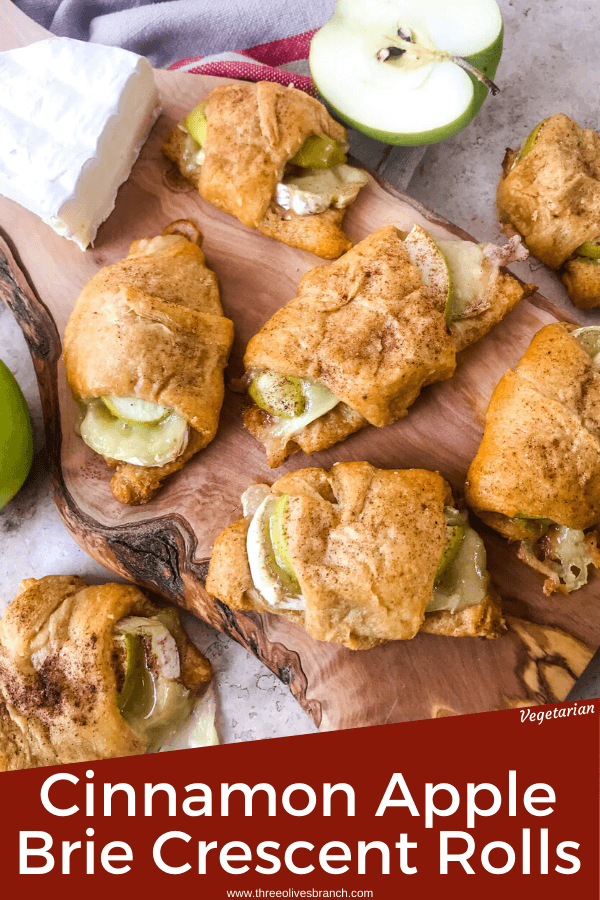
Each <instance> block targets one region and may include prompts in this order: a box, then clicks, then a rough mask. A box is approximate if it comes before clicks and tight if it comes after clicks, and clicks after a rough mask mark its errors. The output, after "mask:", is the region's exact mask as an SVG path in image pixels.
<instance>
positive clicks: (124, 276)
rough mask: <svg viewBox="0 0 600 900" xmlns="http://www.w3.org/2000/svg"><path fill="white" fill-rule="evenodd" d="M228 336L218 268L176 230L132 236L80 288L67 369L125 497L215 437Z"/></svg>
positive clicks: (156, 482) (89, 432)
mask: <svg viewBox="0 0 600 900" xmlns="http://www.w3.org/2000/svg"><path fill="white" fill-rule="evenodd" d="M186 224H187V228H186ZM175 227H176V228H179V229H181V231H183V232H185V233H189V234H190V237H193V236H194V228H193V227H192V226H191V223H185V222H184V223H175ZM166 231H167V229H166ZM195 233H196V235H198V237H199V232H198V231H197V229H195ZM232 341H233V323H232V322H231V321H230V320H229V319H226V318H225V317H224V315H223V309H222V307H221V303H220V300H219V289H218V285H217V278H216V276H215V274H214V272H212V271H211V270H210V269H208V268H207V266H206V264H205V260H204V254H203V253H202V250H201V249H200V247H199V246H198V244H197V243H195V242H193V240H187V239H186V237H184V236H183V234H181V233H169V234H167V233H165V234H163V235H161V236H159V237H155V238H150V239H147V240H139V241H135V242H134V243H133V244H132V245H131V250H130V252H129V255H128V256H127V257H126V258H125V259H124V260H122V261H121V262H118V263H115V264H114V265H112V266H107V267H106V268H104V269H101V270H100V271H99V272H98V273H97V274H96V275H95V276H94V277H93V278H92V280H91V281H90V282H89V284H88V285H87V286H86V287H85V288H84V290H83V291H82V293H81V294H80V296H79V298H78V300H77V302H76V304H75V308H74V310H73V312H72V314H71V317H70V319H69V322H68V323H67V328H66V330H65V337H64V361H65V367H66V371H67V379H68V382H69V386H70V388H71V391H72V393H73V396H74V397H75V399H76V400H78V401H80V403H81V404H82V407H83V412H84V413H85V416H84V418H83V421H82V423H81V426H80V428H81V436H82V437H83V439H84V440H85V441H86V443H87V444H89V446H91V447H92V449H94V450H96V452H98V453H100V454H101V455H102V456H104V458H105V459H106V461H107V463H108V464H109V465H110V466H112V467H113V468H116V470H117V471H116V474H115V475H114V476H113V478H112V481H111V490H112V492H113V494H114V496H115V497H116V498H117V500H119V501H120V502H121V503H130V504H138V503H146V502H147V501H148V500H150V499H151V498H152V496H153V495H154V494H155V492H156V491H157V490H158V488H159V487H160V485H161V483H162V482H163V481H164V479H165V478H166V477H167V475H170V474H171V473H172V472H175V471H177V470H178V469H181V467H182V466H183V465H185V463H186V462H187V461H188V460H189V459H190V458H191V457H192V456H193V455H194V454H195V453H197V452H198V450H201V449H202V448H203V447H206V445H207V444H209V443H210V441H212V439H213V438H214V436H215V434H216V431H217V425H218V422H219V413H220V410H221V404H222V402H223V393H224V388H223V370H224V368H225V366H226V365H227V360H228V357H229V351H230V349H231V344H232Z"/></svg>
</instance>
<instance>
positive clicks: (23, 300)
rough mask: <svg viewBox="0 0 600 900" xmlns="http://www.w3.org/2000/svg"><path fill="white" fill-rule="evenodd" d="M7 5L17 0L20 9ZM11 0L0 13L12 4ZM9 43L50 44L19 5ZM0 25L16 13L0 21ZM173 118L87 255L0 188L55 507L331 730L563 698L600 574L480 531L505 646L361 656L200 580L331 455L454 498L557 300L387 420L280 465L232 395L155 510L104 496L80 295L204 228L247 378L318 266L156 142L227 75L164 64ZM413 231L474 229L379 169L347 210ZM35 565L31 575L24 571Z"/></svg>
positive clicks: (358, 232)
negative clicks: (229, 206) (268, 330)
mask: <svg viewBox="0 0 600 900" xmlns="http://www.w3.org/2000/svg"><path fill="white" fill-rule="evenodd" d="M13 9H14V8H13ZM7 10H8V7H7V6H6V2H5V0H1V2H0V12H2V13H3V15H4V14H5V13H6V12H7ZM17 13H18V15H17V17H16V19H11V23H12V26H13V29H12V31H11V30H10V29H8V30H7V31H5V36H4V38H3V39H1V41H0V49H5V48H7V47H10V46H18V45H19V44H20V43H23V44H26V43H30V42H31V41H33V40H36V39H39V38H41V37H44V36H45V34H46V33H45V32H44V30H43V29H41V28H39V26H35V25H33V23H31V22H30V20H28V19H27V18H26V17H24V16H23V14H22V13H19V12H18V11H17ZM5 24H6V22H5ZM156 77H157V82H158V85H159V89H160V91H161V95H162V100H163V107H164V113H163V115H161V117H160V118H159V120H158V122H157V124H156V125H155V127H154V129H153V131H152V133H151V135H150V138H149V140H148V141H147V143H146V145H145V146H144V148H143V150H142V153H141V155H140V158H139V160H138V162H137V163H136V165H135V167H134V169H133V171H132V174H131V177H130V178H129V180H128V181H127V183H126V184H124V185H123V187H122V188H121V189H120V191H119V195H118V198H117V204H116V208H115V210H114V212H113V213H112V215H111V216H110V217H109V219H108V220H107V222H106V223H105V224H104V225H102V226H101V228H100V230H99V233H98V238H97V240H96V243H95V246H94V248H93V249H88V250H87V251H86V252H85V253H82V252H81V250H79V248H78V247H77V246H76V245H75V244H74V243H72V242H70V241H67V240H65V239H63V238H61V237H59V236H58V235H56V234H55V233H54V232H53V231H52V230H51V229H50V228H48V227H47V226H46V225H44V224H43V223H42V222H41V221H40V220H39V219H37V218H36V217H35V216H33V215H32V214H30V213H28V212H27V211H26V210H24V209H22V208H21V207H19V206H17V205H16V204H14V203H11V202H10V201H8V200H5V199H4V198H0V229H2V232H1V235H0V295H1V296H2V297H3V298H4V300H5V301H6V302H7V303H8V305H9V306H10V307H11V309H12V311H13V313H14V315H15V316H16V318H17V320H18V322H19V324H20V326H21V328H22V329H23V332H24V333H25V336H26V338H27V341H28V344H29V347H30V351H31V355H32V357H33V361H34V365H35V368H36V372H37V377H38V382H39V387H40V392H41V398H42V406H43V412H44V419H45V425H46V437H47V453H48V459H49V465H50V469H51V474H52V481H53V490H54V496H55V500H56V504H57V507H58V510H59V513H60V515H61V517H62V520H63V522H64V524H65V526H66V527H67V529H68V530H69V532H70V533H71V534H72V536H73V537H74V538H75V540H76V541H77V542H78V543H79V544H80V545H81V547H83V549H84V550H86V551H87V552H88V553H89V554H90V555H91V556H93V557H94V558H95V559H97V560H98V561H99V562H101V563H102V564H104V565H105V566H107V567H108V568H109V569H111V570H112V571H114V572H115V573H117V574H118V575H120V576H124V577H125V578H128V579H131V580H132V581H135V582H136V583H138V584H140V585H142V586H145V587H147V588H150V589H152V590H153V591H156V592H158V593H159V594H161V595H162V596H164V597H166V598H168V599H170V600H172V601H173V602H175V603H177V604H179V605H180V606H181V607H183V608H184V609H187V610H189V611H190V612H192V613H193V614H195V615H196V616H198V617H200V618H202V619H204V620H205V621H207V622H209V623H210V624H211V625H213V626H214V627H215V628H217V629H219V630H220V631H223V632H226V633H227V634H229V635H230V636H231V637H233V638H234V639H235V640H236V641H238V642H239V643H241V644H242V645H243V646H244V647H246V648H247V649H248V650H250V651H251V652H252V653H254V654H255V655H256V656H257V657H258V658H259V659H261V660H262V661H263V662H264V663H265V665H267V666H268V667H269V668H270V669H271V670H272V671H274V672H275V673H276V674H277V675H279V677H280V678H281V679H282V680H283V681H284V682H285V683H286V684H288V685H289V686H290V688H291V690H292V692H293V693H294V695H295V696H296V698H297V699H298V700H299V702H300V703H301V704H302V706H303V707H304V709H305V710H306V711H307V712H308V713H309V714H310V715H311V716H312V718H313V720H314V721H315V722H316V724H317V725H319V726H320V727H321V728H323V729H333V728H344V727H352V726H357V725H376V724H381V723H385V722H398V721H407V720H413V719H420V718H426V717H431V716H443V715H452V714H462V713H470V712H479V711H484V710H492V709H502V708H506V707H508V706H519V705H532V704H536V703H544V702H553V701H555V700H563V699H564V698H565V697H566V695H567V693H568V691H569V690H570V688H571V686H572V685H573V682H574V680H575V678H576V677H577V676H578V675H579V674H580V673H581V672H582V671H583V669H584V668H585V665H586V664H587V662H588V661H589V659H590V657H591V655H592V653H593V652H594V651H595V649H596V648H597V647H598V645H599V644H600V612H599V609H598V595H599V585H600V581H599V580H598V579H597V578H595V577H594V576H592V578H591V581H590V584H589V585H588V586H587V587H585V588H583V589H582V590H579V591H577V592H576V593H575V594H572V595H570V596H568V597H563V596H560V595H555V596H554V597H552V598H547V597H544V595H543V593H542V580H541V578H540V576H538V575H536V574H535V573H534V572H532V571H531V570H530V569H528V568H527V567H526V566H525V565H524V564H523V563H521V562H520V561H519V560H518V559H517V556H516V550H515V548H514V547H508V546H507V545H506V543H505V542H504V541H503V540H502V539H500V538H499V537H498V536H497V535H495V534H494V533H492V532H491V531H490V530H489V529H486V528H485V527H484V526H482V525H481V523H478V522H476V521H475V523H474V524H476V525H478V526H479V527H480V530H481V532H482V534H483V535H484V538H485V542H486V547H487V551H488V562H489V570H490V573H491V576H492V580H493V583H494V586H495V587H496V589H497V591H498V592H499V593H500V595H501V596H502V597H503V599H504V611H505V615H506V617H507V622H508V631H507V632H506V634H505V635H504V636H503V637H501V638H500V639H498V640H496V641H486V640H483V639H478V638H459V639H456V638H446V637H438V636H435V635H423V634H419V635H417V637H416V638H414V639H413V640H412V641H405V642H392V643H388V644H385V645H383V646H380V647H376V648H374V649H372V650H368V651H363V652H353V651H350V650H347V649H346V648H344V647H340V646H338V645H334V644H327V643H322V642H317V641H314V640H312V639H311V638H309V637H308V635H307V634H306V632H305V631H304V630H303V629H302V628H300V627H298V626H295V625H292V624H290V623H289V622H287V621H286V620H285V619H284V618H283V617H279V616H275V615H259V614H257V613H244V612H234V611H231V610H230V609H228V608H227V607H226V606H225V605H224V604H222V603H220V602H219V601H216V600H214V599H212V598H211V597H209V596H208V595H207V593H206V591H205V589H204V583H205V578H206V573H207V568H208V560H209V558H210V553H211V548H212V544H213V541H214V539H215V538H216V536H217V535H218V534H219V533H220V532H221V531H222V530H223V529H224V528H225V526H226V525H228V524H229V523H230V522H232V521H233V520H235V519H236V518H238V517H239V516H240V515H241V508H240V495H241V494H242V492H243V491H244V490H245V489H246V487H248V485H250V484H252V483H254V482H259V481H265V482H272V481H273V480H274V479H275V478H276V477H278V476H279V475H280V474H283V472H286V471H289V470H292V469H298V468H302V467H305V466H307V465H319V466H324V467H329V466H331V465H332V464H333V463H334V462H336V461H338V460H363V459H365V460H368V461H369V462H371V463H373V464H374V465H377V466H383V467H395V468H403V467H413V466H414V467H423V468H429V469H434V470H438V471H440V472H441V473H442V475H444V476H445V477H446V478H447V479H448V480H449V481H450V483H451V484H452V486H453V488H454V489H455V492H456V493H457V495H460V493H461V490H462V487H463V485H464V479H465V474H466V471H467V468H468V466H469V463H470V462H471V460H472V458H473V456H474V455H475V452H476V450H477V447H478V445H479V441H480V439H481V435H482V433H483V422H484V415H485V409H486V406H487V403H488V401H489V398H490V395H491V393H492V390H493V388H494V387H495V385H496V383H497V382H498V381H499V379H500V378H501V376H502V375H503V373H504V372H505V371H506V369H507V368H509V367H511V366H513V365H514V364H515V363H516V362H517V360H518V359H519V358H520V356H521V355H522V354H523V352H524V350H525V349H526V347H527V346H528V344H529V341H530V340H531V338H532V336H533V334H534V333H535V332H536V331H537V330H539V328H541V327H542V326H543V325H545V324H547V323H549V322H553V321H556V320H557V319H561V318H564V316H563V314H562V313H561V311H560V310H558V309H557V308H556V307H554V306H552V304H550V303H549V302H548V301H547V300H545V299H544V298H542V297H540V296H539V295H535V296H534V297H532V298H530V299H529V300H527V301H524V302H523V303H522V304H521V305H520V307H519V308H518V309H517V310H515V311H514V312H513V313H511V314H510V315H509V316H508V318H507V319H506V320H505V321H504V322H503V323H502V324H501V325H499V326H498V327H497V328H496V329H495V330H494V331H493V332H492V333H491V334H490V335H488V336H487V337H485V338H484V339H483V340H482V341H480V342H479V343H478V344H476V345H475V346H473V347H471V348H470V349H468V350H467V351H465V352H463V353H462V354H461V355H460V357H459V365H458V368H457V371H456V374H455V376H454V377H453V378H452V379H451V380H450V381H447V382H444V383H442V384H437V385H432V386H430V387H428V388H426V389H425V390H424V391H423V393H422V395H421V397H420V398H419V400H418V401H417V402H416V403H415V404H414V406H413V407H412V409H411V410H410V412H409V415H408V416H407V417H406V418H405V419H402V420H401V421H399V422H397V423H396V424H395V425H391V426H387V427H385V428H381V429H376V428H367V429H365V430H363V431H362V432H360V433H358V434H357V435H354V436H352V437H351V438H349V439H348V440H347V441H345V442H344V443H341V444H338V445H336V446H335V447H333V448H332V449H331V450H330V451H327V452H322V453H318V454H315V455H313V456H312V457H310V458H309V457H307V456H305V455H304V454H303V453H298V454H296V455H295V456H292V457H291V458H290V459H289V460H288V461H287V463H286V464H285V465H284V466H282V467H281V468H280V469H278V470H270V469H268V467H267V465H266V463H265V454H264V450H263V448H262V446H261V445H260V444H258V443H257V442H256V441H255V440H254V439H253V438H252V437H251V435H250V434H249V433H248V432H247V431H246V430H245V429H244V427H243V425H242V419H241V416H242V398H241V397H240V395H239V394H237V393H234V392H233V391H232V390H230V389H229V388H228V389H227V390H226V393H225V401H224V405H223V410H222V413H221V421H220V427H219V431H218V434H217V437H216V439H215V440H214V441H213V442H212V444H210V445H209V447H208V448H207V449H206V450H204V451H202V452H201V453H199V454H198V455H197V456H196V457H195V458H194V459H193V460H192V461H191V462H190V463H188V465H187V466H186V467H185V469H183V471H182V472H179V473H177V474H176V475H174V476H172V477H171V479H170V480H169V481H168V482H167V484H166V486H165V487H164V488H163V489H162V490H161V491H160V492H159V494H158V495H157V496H156V497H155V499H154V500H152V501H151V502H150V503H149V504H147V505H146V506H141V507H126V506H122V505H120V504H119V503H117V501H116V500H114V499H113V497H112V494H111V493H110V490H109V480H110V476H111V474H112V470H110V469H109V468H108V467H107V466H106V465H105V463H104V462H103V460H102V459H101V458H100V457H99V456H97V455H96V454H94V453H93V452H92V451H91V450H89V449H88V448H87V447H86V446H85V444H84V443H83V442H82V441H81V440H80V439H79V438H77V437H76V436H75V434H74V432H73V422H74V418H75V405H74V403H73V401H72V399H71V397H70V394H69V391H68V388H67V385H66V379H65V373H64V367H63V364H62V361H61V359H60V355H61V336H62V334H63V331H64V327H65V324H66V321H67V319H68V316H69V314H70V312H71V310H72V308H73V304H74V302H75V299H76V297H77V295H78V294H79V292H80V290H81V289H82V288H83V286H84V285H85V284H86V282H87V281H88V280H89V279H90V278H91V277H92V275H93V274H94V273H95V272H96V271H97V270H98V269H99V268H100V267H101V266H104V265H107V264H109V263H112V262H115V261H116V260H120V259H121V258H122V257H123V256H125V255H126V253H127V250H128V247H129V244H130V242H131V241H132V240H134V239H135V238H138V237H149V236H152V235H155V234H159V233H160V232H161V231H162V229H163V228H164V226H165V225H167V224H168V223H169V222H171V221H172V220H174V219H180V218H190V219H193V220H195V221H196V222H197V223H198V225H199V227H200V229H201V231H202V232H203V234H204V244H203V248H204V250H205V253H206V258H207V262H208V264H209V265H210V266H211V267H212V268H213V269H214V271H215V272H216V273H217V275H218V278H219V282H220V286H221V292H222V301H223V307H224V310H225V314H226V315H227V316H229V317H230V318H231V319H232V320H233V322H234V324H235V330H236V337H235V343H234V347H233V352H232V357H231V362H230V365H229V369H228V371H227V373H226V378H227V381H230V380H231V379H232V378H236V377H239V376H240V375H241V374H242V371H243V369H242V356H243V351H244V348H245V346H246V343H247V341H248V339H249V338H250V337H251V336H252V335H253V334H254V333H255V332H256V331H257V330H258V329H259V328H260V326H261V325H262V324H263V323H264V322H265V321H266V320H267V319H268V318H269V316H270V315H272V313H273V312H274V311H275V310H276V309H278V308H279V307H280V306H282V305H283V304H284V303H286V302H287V301H288V300H290V299H291V298H292V297H294V295H295V292H296V285H297V283H298V280H299V278H300V277H301V275H302V274H303V273H305V272H306V271H307V270H308V269H310V268H312V267H313V266H315V265H318V264H320V261H319V260H318V259H317V258H316V257H314V256H311V255H310V254H307V253H304V252H303V251H300V250H295V249H292V248H289V247H286V246H284V245H283V244H279V243H277V242H276V241H273V240H270V239H269V238H266V237H263V236H262V235H260V234H259V233H258V232H255V231H251V230H249V229H247V228H244V227H243V226H242V225H241V224H240V223H238V222H237V221H236V220H235V219H234V218H232V217H231V216H228V215H226V214H224V213H222V212H220V211H219V210H217V209H216V208H215V207H213V206H211V205H210V204H208V203H206V202H205V201H204V200H202V199H201V198H200V197H199V195H198V194H197V192H196V191H195V190H193V189H192V188H191V187H190V186H189V185H187V184H186V183H185V182H183V181H182V180H181V178H180V177H178V176H177V175H176V173H175V172H174V171H173V168H172V166H171V165H170V164H168V163H167V162H166V160H165V159H163V157H162V155H161V151H160V147H161V144H162V141H163V140H164V138H165V136H166V135H167V133H168V131H169V130H170V128H171V127H172V126H173V124H174V123H175V122H176V121H177V120H178V119H179V118H181V116H182V114H184V113H185V112H187V111H188V110H189V109H190V108H191V107H192V106H194V105H195V104H196V103H197V102H198V101H199V99H200V98H201V97H202V96H204V95H205V94H206V93H208V91H209V90H210V89H211V88H212V87H214V85H215V84H218V83H221V82H223V81H224V80H225V79H216V78H211V77H203V76H193V75H188V74H185V73H177V72H166V71H157V72H156ZM414 223H419V224H421V225H422V226H423V227H425V228H426V229H427V230H428V231H430V232H431V233H432V234H433V235H434V236H438V237H457V236H458V237H463V238H465V237H468V235H466V234H465V233H464V232H462V231H461V230H460V229H458V228H456V227H455V226H453V225H451V224H450V223H449V222H447V221H445V220H443V219H441V218H440V217H439V216H437V215H436V214H435V213H433V212H430V211H428V210H426V209H424V208H423V207H421V206H420V205H419V204H418V203H416V202H415V201H414V200H412V199H411V198H410V197H408V196H407V195H405V194H403V193H401V192H399V191H397V190H396V189H395V188H393V187H392V186H391V185H389V184H386V183H385V182H383V181H381V179H379V178H378V177H377V176H376V175H374V177H373V178H372V179H371V181H370V183H369V185H368V186H367V187H366V188H365V189H364V190H363V191H361V194H360V196H359V198H358V201H357V202H356V203H355V204H354V206H353V207H352V208H351V210H350V211H349V213H348V215H347V218H346V230H347V232H348V234H349V235H350V237H351V238H352V239H353V240H354V241H357V240H360V239H361V238H363V237H365V236H366V235H368V234H370V233H371V232H373V231H374V230H375V229H376V228H378V227H379V226H381V225H385V224H394V225H397V226H398V227H399V228H402V229H406V230H408V229H410V227H411V226H412V225H413V224H414ZM24 574H26V573H24Z"/></svg>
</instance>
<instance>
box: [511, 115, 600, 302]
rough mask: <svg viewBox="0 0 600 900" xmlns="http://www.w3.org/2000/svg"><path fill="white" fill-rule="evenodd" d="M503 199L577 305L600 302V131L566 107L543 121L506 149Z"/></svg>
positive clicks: (514, 224)
mask: <svg viewBox="0 0 600 900" xmlns="http://www.w3.org/2000/svg"><path fill="white" fill-rule="evenodd" d="M497 207H498V214H499V217H500V222H501V223H502V225H503V226H504V228H505V230H506V231H508V232H509V233H512V234H514V233H515V232H517V233H518V234H520V235H521V236H522V237H523V238H524V240H525V242H526V244H527V246H528V248H529V250H530V251H531V253H532V254H534V256H537V257H538V259H540V260H541V261H542V262H543V263H546V265H547V266H550V268H551V269H554V270H556V271H557V272H558V273H559V275H560V277H561V278H562V280H563V282H564V284H565V286H566V287H567V291H568V293H569V297H570V298H571V300H572V301H573V303H574V304H575V305H576V306H578V307H579V308H580V309H591V308H592V307H595V306H599V305H600V264H599V262H598V260H599V259H600V135H598V134H596V132H595V131H591V130H588V129H584V128H580V127H579V125H577V123H576V122H574V121H573V119H570V118H569V117H568V116H565V115H564V114H562V113H561V114H559V115H555V116H550V118H549V119H545V120H544V121H543V122H540V124H539V125H537V126H536V128H535V129H534V130H533V131H532V132H531V134H530V135H529V137H528V138H527V139H526V140H525V141H524V143H523V145H522V147H521V150H520V151H518V152H516V151H514V150H508V151H507V153H506V156H505V158H504V164H503V174H502V177H501V179H500V183H499V184H498V191H497Z"/></svg>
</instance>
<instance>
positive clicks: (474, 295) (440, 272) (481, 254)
mask: <svg viewBox="0 0 600 900" xmlns="http://www.w3.org/2000/svg"><path fill="white" fill-rule="evenodd" d="M404 244H405V247H406V250H407V251H408V254H409V256H410V259H411V262H412V263H413V265H415V266H416V267H417V268H418V269H419V271H420V272H421V277H422V279H423V283H424V284H425V285H426V286H427V287H429V288H431V289H432V290H433V291H434V292H435V293H436V294H438V295H439V296H441V297H442V298H443V299H444V312H445V316H446V321H447V322H448V323H452V322H457V321H460V320H461V319H466V318H469V317H471V316H475V315H478V314H479V313H480V312H483V311H484V310H486V309H488V308H489V306H490V303H489V299H488V297H487V293H488V285H489V282H490V277H491V275H492V274H493V273H494V272H495V271H497V270H498V268H499V267H500V266H505V265H509V264H510V263H511V262H517V261H520V260H523V259H526V258H527V256H528V253H527V250H526V249H525V248H524V247H523V245H522V244H521V242H520V240H518V239H517V240H515V239H512V238H511V240H510V241H509V242H508V243H507V244H506V246H504V247H498V246H496V245H495V244H485V243H484V244H475V243H473V242H472V241H462V240H447V239H442V238H435V239H434V238H432V236H431V235H430V234H429V233H428V232H427V231H425V229H424V228H422V227H421V226H420V225H415V226H413V228H412V230H411V231H410V232H409V233H408V235H407V236H406V238H405V239H404Z"/></svg>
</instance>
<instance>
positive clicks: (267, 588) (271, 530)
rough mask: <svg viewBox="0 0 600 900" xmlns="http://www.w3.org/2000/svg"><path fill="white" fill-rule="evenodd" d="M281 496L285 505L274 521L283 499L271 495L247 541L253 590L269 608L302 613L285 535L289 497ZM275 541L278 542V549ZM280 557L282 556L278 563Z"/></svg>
mask: <svg viewBox="0 0 600 900" xmlns="http://www.w3.org/2000/svg"><path fill="white" fill-rule="evenodd" d="M281 496H282V497H283V498H284V500H285V503H284V502H281V504H280V506H279V508H278V514H277V516H276V520H275V522H273V517H274V515H275V510H276V508H277V504H278V502H279V501H280V500H281V497H279V498H278V497H276V496H275V495H274V494H271V493H270V492H269V494H268V495H267V496H266V497H265V499H264V500H263V502H262V503H261V504H260V506H259V507H258V509H257V510H256V512H255V513H254V515H253V517H252V521H251V522H250V525H249V526H248V535H247V538H246V551H247V553H248V564H249V566H250V574H251V576H252V581H253V583H254V587H255V588H256V590H257V591H259V593H260V594H261V596H262V597H263V599H264V600H265V602H266V603H268V604H269V606H272V607H273V608H274V609H296V610H302V609H304V608H305V603H304V598H303V597H302V596H301V594H300V585H299V584H298V579H297V578H296V575H295V573H294V570H293V568H292V565H291V561H290V559H289V552H288V549H287V537H286V536H285V524H284V515H285V507H286V506H287V500H289V496H288V495H286V494H282V495H281ZM286 498H287V500H286ZM273 541H275V542H276V543H277V550H276V549H275V546H274V543H273ZM278 554H282V555H281V556H279V561H278Z"/></svg>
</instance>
